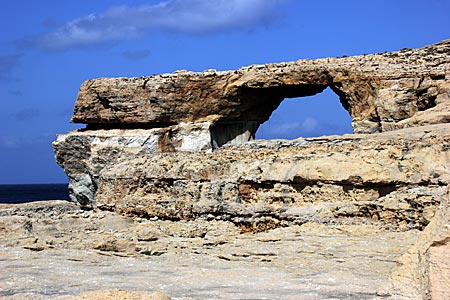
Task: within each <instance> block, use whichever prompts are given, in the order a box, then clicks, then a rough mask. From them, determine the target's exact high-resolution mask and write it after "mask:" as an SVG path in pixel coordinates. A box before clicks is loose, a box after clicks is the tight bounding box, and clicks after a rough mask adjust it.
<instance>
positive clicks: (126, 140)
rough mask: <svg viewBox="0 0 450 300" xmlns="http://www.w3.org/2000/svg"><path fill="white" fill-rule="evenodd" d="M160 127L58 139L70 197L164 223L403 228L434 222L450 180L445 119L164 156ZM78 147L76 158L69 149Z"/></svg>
mask: <svg viewBox="0 0 450 300" xmlns="http://www.w3.org/2000/svg"><path fill="white" fill-rule="evenodd" d="M157 133H159V130H156V131H155V130H148V131H146V130H127V131H123V130H102V131H85V132H72V133H69V134H66V135H61V136H60V137H59V139H58V141H56V142H55V143H54V149H55V152H56V156H57V159H58V163H59V164H61V165H62V166H63V168H64V169H65V171H66V172H67V173H68V176H69V179H70V180H71V187H72V194H71V195H72V197H73V199H74V200H76V201H78V202H80V203H82V204H85V205H96V206H97V207H100V208H103V209H107V210H115V211H118V212H121V213H127V214H135V215H140V216H149V217H153V216H156V217H159V218H163V219H178V220H180V219H194V218H196V217H198V216H206V215H212V216H214V218H217V219H226V220H230V219H232V220H234V222H235V223H240V224H248V225H249V226H256V227H258V226H263V225H260V224H264V226H268V227H271V226H272V227H277V226H279V225H280V224H285V223H303V222H306V221H311V220H315V221H320V222H332V221H333V220H335V219H336V218H346V219H350V218H355V217H356V218H363V219H373V220H379V221H383V222H386V223H387V224H389V225H390V226H395V227H397V226H400V227H402V228H404V229H407V228H423V227H424V226H425V225H426V224H428V222H429V221H430V219H431V218H432V216H433V215H434V211H435V209H436V207H437V205H439V200H438V199H440V197H441V196H442V194H443V193H444V190H445V186H446V185H447V184H448V183H450V168H449V166H450V161H449V149H450V147H449V146H450V125H449V124H442V125H431V126H426V127H420V128H411V129H403V130H398V131H392V132H387V133H381V134H374V135H369V136H367V135H346V136H343V137H322V138H315V139H314V138H313V139H297V140H293V141H254V142H249V143H247V144H245V145H240V146H227V147H222V148H220V149H217V150H216V151H214V152H205V151H199V152H184V151H181V149H182V148H176V149H178V150H177V151H175V152H174V151H171V152H166V151H165V148H166V145H165V144H162V143H158V137H157ZM182 145H183V144H180V145H178V147H182ZM75 147H80V148H79V149H78V150H77V151H78V152H77V153H79V154H80V155H73V149H74V148H75ZM81 154H82V155H81ZM80 178H81V179H80ZM86 189H87V190H88V191H89V193H91V192H92V194H90V195H91V196H92V197H87V195H88V194H89V193H87V192H85V191H86ZM263 229H264V228H263Z"/></svg>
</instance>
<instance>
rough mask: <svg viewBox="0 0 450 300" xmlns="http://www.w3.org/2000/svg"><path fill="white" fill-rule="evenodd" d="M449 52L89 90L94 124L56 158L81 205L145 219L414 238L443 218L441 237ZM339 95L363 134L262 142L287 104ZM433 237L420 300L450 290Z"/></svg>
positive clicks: (439, 238) (81, 105) (81, 104)
mask: <svg viewBox="0 0 450 300" xmlns="http://www.w3.org/2000/svg"><path fill="white" fill-rule="evenodd" d="M449 54H450V40H446V41H443V42H440V43H438V44H435V45H431V46H427V47H424V48H420V49H403V50H401V51H399V52H392V53H382V54H375V55H362V56H355V57H342V58H327V59H318V60H299V61H296V62H289V63H280V64H269V65H257V66H249V67H245V68H242V69H239V70H236V71H221V72H218V71H215V70H208V71H205V72H202V73H193V72H187V71H177V72H175V73H173V74H163V75H155V76H150V77H140V78H102V79H94V80H88V81H86V82H85V83H83V85H82V86H81V89H80V92H79V94H78V98H77V101H76V104H75V110H74V115H73V118H72V121H73V122H78V123H85V124H87V127H86V129H83V130H78V131H74V132H70V133H68V134H63V135H59V137H58V139H57V141H55V142H54V144H53V147H54V150H55V154H56V160H57V162H58V164H60V165H61V166H62V167H63V168H64V170H65V172H66V173H67V175H68V177H69V181H70V193H71V198H72V200H74V201H75V202H78V203H80V204H81V205H82V206H83V207H85V208H95V209H100V210H107V211H113V212H117V213H120V214H124V215H128V216H134V217H141V218H145V219H154V218H156V219H159V220H171V221H177V220H184V221H195V220H198V219H202V220H203V219H204V220H208V221H214V222H230V223H232V224H233V226H237V228H239V229H240V230H241V231H242V232H252V233H255V232H264V231H267V230H271V229H274V228H279V227H286V226H298V225H302V224H309V223H311V222H314V223H316V224H323V225H330V224H335V225H336V224H340V225H349V226H350V225H355V226H363V225H367V226H369V225H373V224H376V225H377V226H381V227H383V228H384V229H385V230H393V231H405V232H406V231H411V230H423V229H424V228H425V227H426V226H427V225H428V224H429V223H430V221H431V222H434V223H432V224H436V222H438V221H436V220H435V221H432V220H433V217H434V216H435V215H437V216H441V217H440V218H441V219H440V220H444V221H439V222H440V223H439V222H438V224H439V225H432V226H435V227H436V226H437V227H442V226H448V218H447V217H446V218H444V217H442V216H448V215H447V210H448V209H449V206H448V205H444V204H442V203H443V199H445V197H446V196H445V195H446V193H447V186H448V185H449V184H450V124H449V122H450V55H449ZM327 87H330V88H331V89H332V90H333V91H334V92H335V93H336V94H338V95H339V98H340V101H341V103H342V105H343V106H344V108H345V109H347V110H348V111H349V113H350V115H351V117H352V120H353V123H352V125H353V129H354V132H355V134H353V135H344V136H331V137H320V138H309V139H302V138H300V139H297V140H293V141H283V140H275V141H251V140H252V139H253V137H254V135H255V132H256V130H257V129H258V127H259V125H260V124H261V123H262V122H264V121H266V120H267V119H268V118H269V116H270V114H271V113H272V112H273V111H274V110H275V109H276V108H277V106H278V105H279V104H280V102H281V101H282V100H283V99H284V98H290V97H301V96H308V95H314V94H316V93H319V92H321V91H322V90H324V89H325V88H327ZM368 133H370V135H367V134H368ZM436 212H437V213H436ZM438 231H439V230H438ZM427 232H432V233H431V235H433V237H429V238H425V237H424V238H421V240H426V241H432V242H422V243H421V244H420V245H422V246H417V247H418V249H419V250H411V253H419V254H420V257H425V256H426V257H427V259H428V260H426V261H428V262H430V267H423V265H421V264H423V260H421V261H422V262H418V263H417V264H418V265H420V266H418V267H417V268H416V270H421V271H420V272H421V273H420V274H422V275H423V276H419V277H418V279H417V278H416V279H417V280H410V282H413V284H414V286H415V287H416V289H415V291H416V292H414V295H409V296H411V297H413V298H414V297H416V298H420V297H423V298H427V297H429V295H445V293H447V292H448V291H449V290H448V288H445V280H447V279H446V278H448V277H445V276H447V275H448V273H442V272H441V273H439V271H437V270H438V269H436V268H433V267H432V266H431V265H432V263H431V262H433V261H440V263H442V262H443V261H445V260H442V259H440V258H439V257H445V258H448V259H450V254H449V253H448V246H443V247H441V246H440V245H448V243H447V241H448V238H449V236H448V231H439V233H436V232H437V231H436V230H434V231H433V230H431V229H428V230H426V231H425V233H427ZM433 232H434V233H433ZM436 245H438V246H436ZM430 247H431V248H430ZM433 247H434V248H433ZM427 249H430V250H427ZM443 249H444V250H443ZM414 251H415V252H414ZM424 253H426V254H424ZM424 255H425V256H424ZM404 259H406V258H404ZM446 266H447V267H448V265H446ZM447 267H446V268H447ZM433 272H434V273H433ZM436 272H437V273H436ZM445 272H448V268H447V271H445ZM425 273H428V274H431V275H430V276H431V277H428V276H427V275H424V274H425ZM432 274H434V275H432ZM439 276H440V277H439ZM400 277H402V276H400ZM392 278H397V279H398V278H399V276H397V277H396V276H394V275H392ZM402 278H407V276H406V277H405V276H403V277H402ZM424 280H430V282H434V283H432V284H426V283H424ZM442 282H444V284H442ZM442 286H444V288H442ZM393 290H396V291H398V293H399V294H403V295H405V293H404V290H402V289H401V288H398V286H397V288H396V289H393ZM433 293H434V294H433ZM436 297H437V296H436Z"/></svg>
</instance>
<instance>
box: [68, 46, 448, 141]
mask: <svg viewBox="0 0 450 300" xmlns="http://www.w3.org/2000/svg"><path fill="white" fill-rule="evenodd" d="M449 54H450V40H446V41H443V42H441V43H438V44H435V45H430V46H427V47H424V48H420V49H403V50H401V51H399V52H388V53H382V54H374V55H362V56H354V57H342V58H326V59H317V60H299V61H296V62H288V63H278V64H267V65H253V66H249V67H244V68H241V69H239V70H236V71H221V72H219V71H215V70H208V71H205V72H201V73H194V72H187V71H177V72H175V73H173V74H162V75H154V76H149V77H148V76H144V77H139V78H100V79H93V80H88V81H86V82H85V83H83V85H82V86H81V88H80V91H79V94H78V99H77V102H76V105H75V111H74V115H73V118H72V121H73V122H77V123H86V124H92V125H94V126H95V125H97V126H98V125H99V124H109V125H108V126H110V127H111V126H116V127H126V126H128V127H133V126H135V127H146V128H149V127H155V126H156V127H165V126H167V125H168V124H179V123H182V122H195V123H198V122H211V123H213V124H215V126H217V127H218V128H220V130H221V129H222V127H225V128H226V130H227V132H229V133H230V134H231V135H234V136H238V135H241V134H242V133H244V132H248V133H247V135H248V136H249V137H251V136H252V135H254V133H255V131H256V129H257V128H258V126H259V124H261V123H262V122H264V121H266V120H267V119H268V118H269V116H270V114H271V113H272V111H274V110H275V109H276V108H277V107H278V105H279V104H280V102H281V101H282V100H283V99H284V98H293V97H301V96H309V95H314V94H317V93H320V92H321V91H323V90H324V89H325V88H326V87H330V88H331V89H332V90H333V91H334V92H335V93H336V94H337V95H339V97H340V100H341V103H342V105H343V106H344V108H345V109H347V110H348V111H349V113H350V115H351V117H352V119H353V128H354V131H355V133H373V132H379V131H388V130H393V129H397V128H404V127H410V126H417V125H427V124H436V123H446V122H449V121H450V109H449V103H450V97H449V93H450V83H449V80H450V55H449ZM94 126H93V127H94ZM230 139H231V140H232V139H233V137H231V138H230Z"/></svg>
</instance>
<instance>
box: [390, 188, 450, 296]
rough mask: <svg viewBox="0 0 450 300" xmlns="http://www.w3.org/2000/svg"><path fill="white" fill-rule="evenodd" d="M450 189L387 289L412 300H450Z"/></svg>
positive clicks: (406, 254)
mask: <svg viewBox="0 0 450 300" xmlns="http://www.w3.org/2000/svg"><path fill="white" fill-rule="evenodd" d="M449 258H450V186H449V188H448V191H447V193H446V195H445V196H444V197H443V200H442V202H441V205H440V206H439V209H438V211H437V212H436V216H435V217H434V218H433V220H432V221H431V223H430V225H428V226H427V227H426V228H425V230H424V231H423V233H422V235H421V236H420V238H419V240H418V241H417V243H416V244H415V245H414V246H413V247H411V248H410V249H409V250H408V251H407V252H406V253H405V255H403V257H402V258H401V259H400V260H399V268H397V269H395V270H394V271H393V272H392V274H391V278H392V279H393V283H392V286H391V287H389V288H388V290H390V291H391V292H392V291H394V292H395V293H396V294H400V295H404V296H408V297H409V298H410V299H447V298H448V296H449V295H450V293H449V292H450V291H449V283H450V259H449Z"/></svg>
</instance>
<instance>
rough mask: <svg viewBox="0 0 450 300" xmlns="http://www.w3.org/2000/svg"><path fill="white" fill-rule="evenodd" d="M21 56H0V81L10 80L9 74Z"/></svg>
mask: <svg viewBox="0 0 450 300" xmlns="http://www.w3.org/2000/svg"><path fill="white" fill-rule="evenodd" d="M20 57H21V55H20V54H13V55H0V80H5V79H10V72H11V71H12V70H13V68H14V67H15V66H16V65H17V64H18V63H19V60H20Z"/></svg>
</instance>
